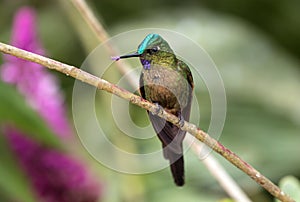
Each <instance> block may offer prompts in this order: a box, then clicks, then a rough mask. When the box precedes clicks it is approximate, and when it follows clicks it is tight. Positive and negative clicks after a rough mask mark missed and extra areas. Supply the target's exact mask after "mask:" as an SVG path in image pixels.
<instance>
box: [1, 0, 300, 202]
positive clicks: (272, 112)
mask: <svg viewBox="0 0 300 202" xmlns="http://www.w3.org/2000/svg"><path fill="white" fill-rule="evenodd" d="M0 2H1V3H0V41H2V42H6V43H8V42H9V39H10V32H11V24H12V19H13V15H14V12H15V11H16V10H17V9H18V8H19V7H20V6H23V5H30V6H33V7H34V8H36V9H37V12H38V29H39V36H40V38H41V40H42V43H43V45H44V47H45V49H46V50H47V55H48V56H50V57H52V58H54V59H57V60H59V61H62V62H65V63H68V64H72V65H75V66H80V65H81V63H82V62H83V61H84V59H85V58H86V56H87V55H88V54H89V52H90V51H91V50H92V49H93V48H95V47H96V46H97V45H98V44H99V42H98V41H97V40H96V38H95V36H94V35H93V34H92V33H91V31H90V30H89V28H88V27H87V26H86V25H85V23H84V22H83V21H82V19H81V17H80V16H79V14H78V13H77V11H76V10H75V8H74V7H72V5H70V4H69V2H68V1H63V0H62V1H48V2H45V1H22V2H19V1H9V0H2V1H0ZM88 3H89V5H90V6H91V7H92V9H93V11H94V12H95V13H96V15H97V17H98V18H99V20H100V21H101V22H102V23H103V24H104V27H105V29H107V31H108V33H109V34H110V35H111V36H113V35H116V34H118V33H121V32H123V31H128V30H132V29H137V28H147V27H159V28H166V29H171V30H174V31H177V32H180V33H182V34H185V35H186V36H188V37H190V38H191V39H193V40H194V41H196V42H198V43H199V44H200V45H201V46H202V47H203V48H204V49H205V50H206V51H207V52H208V54H209V55H210V56H211V57H212V59H213V60H214V62H215V63H216V66H217V67H218V69H219V71H220V74H221V76H222V78H223V80H224V84H225V89H226V94H227V102H228V103H227V104H228V105H227V118H226V122H225V127H224V131H223V133H222V136H221V138H220V141H221V142H222V143H223V144H224V145H225V146H227V147H228V148H230V149H231V150H232V151H234V152H235V153H237V154H238V155H239V156H241V157H242V158H243V159H244V160H246V161H247V162H248V163H250V164H251V165H253V166H254V167H255V168H257V169H258V170H259V171H260V172H261V173H262V174H264V175H266V176H267V177H269V178H270V179H271V180H272V181H273V182H275V183H278V182H279V180H280V179H281V178H282V177H284V176H286V175H294V176H296V177H298V178H299V177H300V161H299V153H300V146H299V144H300V102H299V100H300V90H299V88H300V61H299V58H300V21H299V19H300V14H299V9H300V1H297V0H289V1H270V0H262V1H258V0H246V1H237V0H229V1H217V0H212V1H211V0H199V1H195V0H186V1H180V0H172V1H171V0H166V1H159V0H152V1H138V0H128V1H124V2H123V1H114V0H102V1H96V0H94V1H88ZM132 46H133V48H135V47H136V46H137V44H132ZM0 62H2V58H1V59H0ZM53 74H55V75H56V76H57V77H58V78H59V80H60V83H61V88H62V90H63V92H64V93H65V98H66V104H67V106H68V112H69V117H70V120H71V119H72V107H71V106H72V104H71V103H72V88H73V83H74V80H73V79H72V78H68V77H66V76H64V75H62V74H60V73H56V72H53ZM109 75H112V76H111V78H110V77H109ZM109 75H108V76H106V79H107V80H109V81H112V82H113V81H115V80H117V79H118V78H119V77H120V76H121V75H119V73H116V74H109ZM198 89H200V90H197V91H196V94H197V97H198V96H201V93H202V91H201V87H199V88H198ZM1 93H2V92H1ZM99 94H101V93H99ZM200 99H201V98H200ZM203 100H207V98H203ZM0 102H1V100H0ZM105 102H108V101H107V99H99V102H97V103H98V105H97V108H99V110H100V111H101V107H102V110H103V106H104V105H105ZM208 103H209V102H208ZM134 110H136V111H134ZM202 112H203V113H202V114H201V124H202V125H200V127H202V128H204V129H206V127H207V126H208V124H209V120H210V114H209V113H210V110H205V109H204V110H203V111H202ZM132 113H136V114H135V115H134V116H135V117H143V119H145V122H142V123H140V124H147V123H148V120H147V118H146V116H145V113H144V112H143V111H141V110H137V109H133V112H132ZM2 115H3V114H2ZM2 115H1V114H0V116H2ZM106 116H107V119H105V121H107V123H106V124H108V125H113V123H111V121H112V120H111V119H110V118H109V115H106ZM0 120H2V119H0ZM24 122H25V124H26V120H24ZM114 132H116V131H114ZM131 144H132V142H131ZM153 144H159V143H158V142H154V143H153ZM78 145H79V144H77V146H78ZM66 147H72V145H71V143H70V145H66ZM76 152H78V155H82V156H84V157H83V158H87V159H89V161H90V163H91V164H92V165H93V170H95V171H96V172H99V176H101V177H99V181H103V182H104V184H105V190H104V197H103V200H102V201H165V202H167V201H172V202H176V201H183V200H185V201H186V202H187V201H218V200H221V199H222V198H226V197H228V196H227V195H226V193H225V192H224V191H223V190H222V189H221V188H220V186H219V185H218V183H217V182H216V180H215V179H213V177H212V176H211V175H209V174H208V171H207V169H206V168H205V167H204V166H203V165H202V163H201V162H199V161H198V160H197V158H196V157H195V155H194V154H193V152H191V151H189V152H188V153H187V155H186V161H185V164H186V165H185V168H186V178H187V180H186V181H187V183H186V185H185V186H184V188H182V189H178V188H177V187H175V186H174V185H173V184H172V180H171V177H170V173H169V169H168V168H167V169H164V170H163V171H160V172H157V173H153V174H148V175H143V176H134V175H126V174H121V173H118V172H115V171H112V170H109V169H107V168H105V167H103V166H101V165H99V164H98V163H96V162H94V161H93V160H92V159H90V158H89V157H88V155H87V154H84V153H85V151H84V149H83V148H82V147H80V146H78V148H77V149H76ZM216 157H217V158H218V159H219V160H220V162H221V163H222V164H223V165H224V166H225V167H226V170H227V171H228V172H229V173H230V174H231V175H232V176H233V177H234V179H235V180H236V181H237V183H238V184H239V185H240V186H241V187H242V188H243V189H244V190H245V192H246V193H247V194H248V196H249V197H250V198H251V199H252V200H253V201H273V200H274V199H273V198H272V197H271V196H270V195H269V194H267V193H266V192H265V191H264V190H262V189H261V188H259V186H258V185H257V184H256V183H254V182H253V181H252V180H251V179H249V177H247V176H246V175H245V174H243V173H242V172H240V171H239V170H237V169H236V168H235V167H233V166H232V165H230V164H229V163H228V162H226V161H225V160H223V159H222V158H221V157H219V156H217V155H216ZM2 163H4V162H1V164H2ZM0 166H1V165H0ZM1 193H2V192H1V191H0V194H1ZM3 198H4V196H0V199H3ZM3 200H4V199H3ZM1 201H2V200H1Z"/></svg>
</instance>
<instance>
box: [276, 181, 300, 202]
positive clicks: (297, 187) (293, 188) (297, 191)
mask: <svg viewBox="0 0 300 202" xmlns="http://www.w3.org/2000/svg"><path fill="white" fill-rule="evenodd" d="M279 187H280V188H281V189H282V190H283V191H284V192H285V193H286V194H288V195H289V196H290V197H292V198H293V199H294V200H295V201H300V181H299V180H298V179H297V178H296V177H294V176H286V177H284V178H282V179H281V180H280V182H279ZM276 202H279V200H276Z"/></svg>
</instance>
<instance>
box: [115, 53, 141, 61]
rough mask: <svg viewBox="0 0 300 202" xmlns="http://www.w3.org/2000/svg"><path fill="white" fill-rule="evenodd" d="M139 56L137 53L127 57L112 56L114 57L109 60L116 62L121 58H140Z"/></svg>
mask: <svg viewBox="0 0 300 202" xmlns="http://www.w3.org/2000/svg"><path fill="white" fill-rule="evenodd" d="M140 56H141V54H139V53H132V54H128V55H121V56H114V57H111V59H112V60H115V61H118V60H120V59H123V58H132V57H140Z"/></svg>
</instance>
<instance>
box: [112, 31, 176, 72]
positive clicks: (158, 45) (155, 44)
mask: <svg viewBox="0 0 300 202" xmlns="http://www.w3.org/2000/svg"><path fill="white" fill-rule="evenodd" d="M130 57H139V58H140V60H141V62H142V64H143V66H144V68H145V69H148V68H150V64H151V63H159V62H167V61H170V62H171V61H173V60H174V59H175V55H174V52H173V51H172V49H171V48H170V46H169V44H168V43H167V42H166V41H165V40H164V39H163V38H162V37H161V36H160V35H158V34H148V35H147V36H146V37H145V39H144V40H143V41H142V43H141V44H140V45H139V46H138V50H137V52H135V53H133V54H128V55H123V56H119V57H115V58H113V59H114V60H119V59H122V58H130Z"/></svg>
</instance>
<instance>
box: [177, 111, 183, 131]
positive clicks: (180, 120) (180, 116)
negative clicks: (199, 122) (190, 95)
mask: <svg viewBox="0 0 300 202" xmlns="http://www.w3.org/2000/svg"><path fill="white" fill-rule="evenodd" d="M178 119H179V121H178V124H179V127H180V128H182V127H183V126H184V118H183V116H182V115H181V113H180V114H179V116H178Z"/></svg>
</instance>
